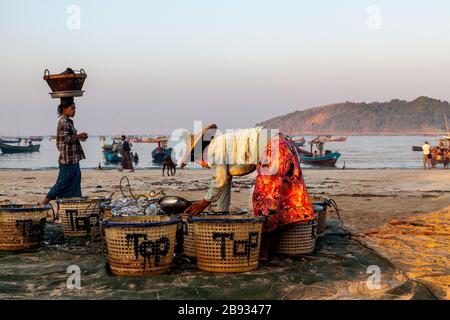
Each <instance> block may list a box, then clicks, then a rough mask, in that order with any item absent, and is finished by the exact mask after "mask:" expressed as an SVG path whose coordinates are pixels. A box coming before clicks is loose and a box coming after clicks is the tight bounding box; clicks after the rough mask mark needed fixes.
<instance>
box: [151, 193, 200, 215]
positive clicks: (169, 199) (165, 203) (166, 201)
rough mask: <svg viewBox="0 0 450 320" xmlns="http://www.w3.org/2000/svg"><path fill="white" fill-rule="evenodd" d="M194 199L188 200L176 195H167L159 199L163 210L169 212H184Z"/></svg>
mask: <svg viewBox="0 0 450 320" xmlns="http://www.w3.org/2000/svg"><path fill="white" fill-rule="evenodd" d="M192 202H193V201H189V200H186V199H184V198H181V197H176V196H166V197H163V198H161V200H159V202H158V204H159V206H160V207H161V210H162V211H164V212H165V213H168V214H179V213H183V212H184V211H185V210H186V209H187V208H189V207H190V206H191V204H192Z"/></svg>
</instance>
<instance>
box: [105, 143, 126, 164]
mask: <svg viewBox="0 0 450 320" xmlns="http://www.w3.org/2000/svg"><path fill="white" fill-rule="evenodd" d="M100 141H101V143H100V146H101V148H102V152H103V156H104V157H105V161H106V163H120V162H122V156H121V155H120V153H119V152H118V151H117V148H116V146H117V145H118V143H117V142H116V140H114V139H113V141H112V143H111V144H106V143H105V138H104V137H102V138H100Z"/></svg>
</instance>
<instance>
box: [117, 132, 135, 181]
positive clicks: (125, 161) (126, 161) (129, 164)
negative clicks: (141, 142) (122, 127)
mask: <svg viewBox="0 0 450 320" xmlns="http://www.w3.org/2000/svg"><path fill="white" fill-rule="evenodd" d="M120 140H121V141H122V148H121V152H120V153H121V155H122V163H121V165H122V168H121V169H120V170H119V171H123V170H130V172H134V168H133V161H132V159H131V146H130V143H129V142H128V140H127V137H126V136H124V135H123V136H122V137H121V138H120Z"/></svg>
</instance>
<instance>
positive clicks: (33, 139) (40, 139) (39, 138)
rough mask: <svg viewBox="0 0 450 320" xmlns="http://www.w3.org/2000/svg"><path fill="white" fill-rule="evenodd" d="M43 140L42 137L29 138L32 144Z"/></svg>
mask: <svg viewBox="0 0 450 320" xmlns="http://www.w3.org/2000/svg"><path fill="white" fill-rule="evenodd" d="M43 139H44V138H43V137H42V136H31V137H30V138H29V140H30V141H33V142H41V141H42V140H43Z"/></svg>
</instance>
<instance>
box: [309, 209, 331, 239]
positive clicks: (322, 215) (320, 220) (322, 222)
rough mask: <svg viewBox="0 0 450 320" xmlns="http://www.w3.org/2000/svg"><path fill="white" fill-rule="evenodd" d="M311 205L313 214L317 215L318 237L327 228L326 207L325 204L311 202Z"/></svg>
mask: <svg viewBox="0 0 450 320" xmlns="http://www.w3.org/2000/svg"><path fill="white" fill-rule="evenodd" d="M313 205H314V213H315V214H316V215H317V235H318V236H320V235H322V234H323V233H324V232H325V228H326V227H327V210H328V205H327V204H326V203H325V202H313Z"/></svg>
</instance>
